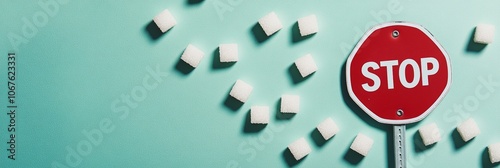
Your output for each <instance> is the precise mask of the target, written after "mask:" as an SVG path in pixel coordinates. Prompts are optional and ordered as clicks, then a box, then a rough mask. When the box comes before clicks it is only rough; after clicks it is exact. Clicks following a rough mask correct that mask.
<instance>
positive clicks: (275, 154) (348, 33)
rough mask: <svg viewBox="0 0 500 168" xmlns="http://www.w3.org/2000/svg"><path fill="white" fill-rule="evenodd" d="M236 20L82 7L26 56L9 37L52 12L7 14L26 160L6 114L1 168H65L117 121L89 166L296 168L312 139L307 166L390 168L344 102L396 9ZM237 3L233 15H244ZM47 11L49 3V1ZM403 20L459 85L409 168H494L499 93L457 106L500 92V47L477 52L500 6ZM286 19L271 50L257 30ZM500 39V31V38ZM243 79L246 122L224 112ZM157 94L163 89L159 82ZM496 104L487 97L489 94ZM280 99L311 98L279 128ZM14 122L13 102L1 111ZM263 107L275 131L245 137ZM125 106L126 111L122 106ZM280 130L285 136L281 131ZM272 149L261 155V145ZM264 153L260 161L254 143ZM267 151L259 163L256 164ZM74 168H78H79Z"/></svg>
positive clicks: (62, 14)
mask: <svg viewBox="0 0 500 168" xmlns="http://www.w3.org/2000/svg"><path fill="white" fill-rule="evenodd" d="M233 1H234V3H233V6H231V10H230V11H227V12H225V13H224V14H223V18H222V19H221V18H219V16H218V15H217V12H216V10H215V8H214V4H215V3H217V2H220V3H223V4H226V5H231V4H229V2H227V1H226V0H218V1H217V0H205V1H203V2H201V3H195V4H190V3H188V2H189V1H186V0H178V1H165V0H164V1H159V0H147V1H144V2H143V1H117V0H114V1H97V0H92V1H70V2H69V3H67V4H64V5H60V8H59V11H58V13H57V14H56V15H55V16H54V17H49V20H48V23H47V24H46V25H45V26H44V27H41V28H38V30H39V31H38V33H37V34H36V35H35V36H34V37H33V38H29V39H27V40H28V41H29V42H28V43H27V44H21V45H20V46H19V48H18V49H17V50H16V49H15V47H13V46H12V45H11V43H10V42H9V39H8V34H9V33H15V34H22V30H21V27H22V26H23V24H24V23H23V21H22V18H23V17H26V18H28V20H32V17H33V15H35V14H36V13H37V12H39V11H43V10H42V8H41V7H40V6H39V5H38V4H37V3H38V1H23V2H18V1H8V0H2V1H0V11H2V14H1V15H0V22H1V26H0V35H1V38H0V53H1V54H2V55H4V56H6V55H7V53H8V52H12V51H15V52H16V53H17V68H18V72H17V75H18V76H17V77H18V78H17V81H16V82H17V96H18V98H17V102H18V103H17V104H18V106H19V108H18V114H17V132H16V136H17V155H16V157H17V160H16V161H11V160H9V159H7V156H6V155H7V151H5V149H6V148H7V145H6V143H5V142H6V141H8V138H7V137H8V135H7V131H6V129H7V124H6V122H8V118H7V117H8V116H7V115H5V113H4V112H2V114H1V115H0V135H1V136H0V137H1V138H0V140H1V141H2V142H3V143H0V144H3V145H0V149H1V150H0V151H2V152H0V165H1V166H0V167H51V166H52V164H53V163H55V162H58V163H61V164H64V165H66V166H67V164H66V161H65V157H66V155H67V154H68V152H67V150H66V148H67V147H69V148H72V149H75V148H76V146H77V144H78V143H79V142H82V141H85V140H87V138H86V137H85V136H84V135H83V134H82V131H84V130H92V129H97V128H99V122H100V121H101V120H103V119H110V120H111V121H112V124H113V126H114V130H113V131H112V132H111V133H109V134H104V136H103V141H102V142H101V143H100V144H99V145H97V146H95V145H93V146H92V147H93V148H92V151H91V153H90V154H89V155H87V156H83V157H82V162H81V163H80V164H79V165H78V167H226V166H230V165H233V164H237V166H240V167H286V166H288V164H287V161H286V159H285V157H284V155H287V153H286V152H287V151H286V147H287V145H288V144H290V143H291V142H293V141H294V140H296V139H298V138H300V137H305V138H306V140H307V141H308V142H309V144H310V145H311V147H312V152H311V153H310V154H309V156H307V157H306V158H305V159H303V160H302V161H300V162H298V163H296V165H297V166H299V167H351V166H359V167H388V166H390V165H392V162H391V160H390V159H388V157H392V155H390V152H389V153H388V150H389V149H391V148H390V146H392V144H391V143H387V140H388V138H389V139H391V138H392V137H390V136H388V135H387V132H388V131H391V127H390V126H384V125H380V124H377V123H375V122H374V121H373V120H372V119H371V118H368V116H367V115H365V114H363V113H362V112H360V111H359V109H356V108H349V106H348V105H347V104H348V102H349V100H347V101H346V100H344V98H343V94H342V89H341V88H342V87H341V83H343V82H344V81H341V76H340V74H341V72H342V71H341V70H342V65H343V63H344V62H345V60H346V58H347V56H348V53H344V52H343V51H342V47H343V46H344V47H347V49H349V50H350V49H351V48H352V47H353V46H354V44H355V41H357V40H358V39H359V37H360V36H361V34H359V33H358V31H356V29H358V30H361V32H364V30H365V27H367V26H368V27H369V26H371V25H373V24H375V23H376V22H380V21H386V19H385V18H382V20H380V19H379V20H377V17H375V16H374V15H373V14H372V13H376V12H379V11H382V10H384V11H387V9H388V7H387V4H388V2H389V1H345V2H333V1H326V0H322V1H284V0H280V1H262V0H261V1H250V0H241V2H240V1H237V0H233ZM233 1H230V2H233ZM41 2H45V1H44V0H41ZM398 2H400V4H401V8H402V9H401V11H400V12H396V13H393V14H391V18H390V20H404V21H411V22H415V23H419V24H421V25H423V26H425V27H426V28H427V29H428V30H429V31H431V32H432V33H433V34H434V35H435V37H436V39H437V40H438V41H439V42H440V43H441V44H442V45H443V46H444V48H445V49H446V50H447V51H448V54H449V56H450V59H451V62H452V66H453V67H452V70H453V71H452V76H453V83H452V86H451V89H450V91H449V93H448V95H447V96H446V97H445V98H444V100H443V101H442V102H441V104H440V105H439V106H438V107H437V108H436V109H435V110H434V112H433V113H432V114H430V115H429V116H428V117H427V118H426V119H425V120H423V121H421V122H419V123H417V124H413V125H410V126H409V128H408V130H407V134H406V135H407V154H408V164H409V167H482V166H484V167H488V166H491V165H490V164H489V163H488V162H487V159H488V158H487V156H488V155H485V147H486V146H487V145H489V144H491V143H494V142H500V134H499V132H498V128H499V126H500V122H498V120H499V119H500V113H499V112H498V109H499V108H500V104H499V103H498V102H499V101H500V96H499V94H498V92H499V89H500V88H499V87H495V88H494V89H495V90H493V91H492V92H491V93H490V96H489V97H488V98H487V99H483V100H479V101H478V106H477V108H476V109H472V110H470V111H467V110H465V113H463V114H460V113H456V112H454V111H453V108H454V106H458V105H464V102H470V101H469V100H471V98H473V97H474V96H475V92H476V91H475V90H476V88H477V87H478V86H482V84H481V82H480V78H484V79H488V77H489V76H490V77H491V78H492V79H493V81H496V82H500V74H499V73H498V63H499V62H500V57H499V56H500V43H498V40H499V38H500V37H498V35H496V38H497V39H496V42H494V43H492V44H490V45H488V46H486V47H485V48H484V49H483V50H482V51H480V52H469V51H467V50H466V48H467V44H468V43H469V40H470V37H471V33H472V31H473V28H474V26H475V25H476V24H478V23H489V24H493V25H496V26H497V27H498V26H500V19H499V18H500V13H499V12H498V6H499V5H500V2H498V1H494V0H488V1H486V0H482V1H450V0H448V1H430V0H426V1H411V0H399V1H398ZM165 8H168V9H169V10H170V11H171V13H172V14H173V15H174V16H175V18H176V19H177V21H178V24H177V25H176V26H175V27H174V28H173V29H171V30H170V31H169V32H168V33H166V34H164V35H163V36H161V37H160V38H158V39H152V38H151V37H150V36H149V34H148V32H147V31H146V26H147V25H148V24H149V23H150V21H151V19H152V18H153V17H154V16H155V15H156V14H158V13H159V12H160V11H161V10H163V9H165ZM271 11H275V12H276V13H277V15H278V16H279V18H280V19H281V22H282V23H283V26H284V27H283V29H282V30H281V31H279V32H278V33H277V34H275V35H273V36H272V37H271V38H269V39H267V40H266V41H264V42H262V43H259V42H257V41H256V39H255V36H254V34H253V33H252V31H251V29H252V27H253V26H254V25H255V24H256V22H257V20H258V19H259V18H260V17H262V16H264V15H265V14H267V13H269V12H271ZM309 14H316V16H317V17H318V22H319V23H318V24H319V29H320V31H319V33H317V34H316V35H314V36H312V37H310V38H308V39H304V40H302V41H300V42H293V40H292V37H293V36H292V30H293V27H292V26H293V24H294V23H295V22H296V20H297V19H298V18H300V17H303V16H306V15H309ZM496 33H497V34H499V33H498V29H497V32H496ZM189 43H192V44H194V45H195V46H197V47H198V48H200V49H201V50H203V51H204V52H205V53H206V55H205V57H204V58H203V60H202V61H201V63H200V65H199V66H198V67H197V68H196V69H194V70H193V71H192V72H191V73H189V74H187V75H186V74H183V73H180V72H179V71H178V70H176V68H175V66H176V64H177V62H178V60H179V57H180V55H181V53H182V51H183V49H184V48H185V47H186V46H187V45H188V44H189ZM220 43H238V44H239V54H240V61H239V62H237V63H236V64H234V65H232V66H230V67H225V68H214V67H213V65H212V64H213V61H214V54H213V53H214V51H215V49H216V48H217V46H218V45H219V44H220ZM307 53H311V54H313V57H314V59H315V61H316V63H317V65H318V67H319V70H318V71H317V72H316V73H315V74H314V75H313V76H311V77H310V78H307V79H306V80H304V81H302V82H300V83H298V84H294V83H293V81H292V78H291V75H290V73H289V70H288V69H289V67H290V66H291V65H292V64H293V61H294V60H295V59H297V58H298V57H300V56H303V55H305V54H307ZM2 58H3V59H0V67H3V68H0V74H1V83H0V88H3V89H1V91H0V95H2V97H7V96H6V95H7V93H6V87H5V84H6V69H7V68H6V67H5V66H6V60H7V59H6V57H2ZM157 66H159V67H160V69H161V71H163V72H167V73H168V74H169V76H168V77H166V78H163V82H162V83H160V84H159V85H158V86H157V88H156V89H154V90H152V91H149V92H148V93H147V97H146V99H145V100H144V101H142V102H139V103H138V104H139V105H138V107H137V108H130V114H129V115H128V116H127V117H126V118H124V119H123V120H122V119H120V114H119V113H114V112H113V111H112V109H111V107H112V103H113V102H114V101H115V100H119V99H120V96H121V95H122V94H130V93H131V91H132V90H133V89H134V87H137V86H142V81H143V78H144V77H145V76H147V75H149V73H148V71H147V70H146V69H147V67H151V68H152V69H155V68H156V67H157ZM237 79H242V80H244V81H246V82H248V83H250V84H251V85H252V86H253V87H254V90H253V93H252V95H251V96H250V99H249V100H248V101H247V102H246V103H245V104H244V105H243V106H242V107H241V108H239V109H238V110H236V111H232V110H231V109H229V108H227V107H226V106H225V105H224V101H225V99H226V97H227V94H228V93H229V90H230V89H231V86H232V85H233V83H234V82H235V81H236V80H237ZM152 81H154V80H152ZM483 91H486V90H483ZM282 94H298V95H300V96H301V107H300V108H301V112H300V113H299V114H297V115H295V116H294V117H292V118H291V119H286V120H279V119H276V117H274V116H275V114H276V113H277V102H278V101H279V97H280V96H281V95H282ZM0 100H1V101H0V103H1V109H3V110H4V111H6V110H7V109H6V108H5V106H6V105H7V102H6V98H1V99H0ZM252 105H269V106H270V107H271V116H272V117H271V121H270V124H269V125H268V126H267V127H265V128H264V129H263V130H261V131H259V132H256V133H247V132H244V131H243V130H244V129H243V128H244V126H245V121H246V117H247V113H248V110H249V108H250V106H252ZM120 106H124V104H123V103H121V104H120ZM326 117H332V118H333V119H334V121H336V122H337V124H338V125H339V127H340V129H341V131H340V132H339V133H338V135H336V136H335V137H333V139H331V140H329V141H328V142H326V143H325V144H324V145H322V146H318V145H316V143H315V142H314V140H313V138H312V137H311V132H313V130H314V129H315V126H316V125H317V124H319V123H320V122H321V121H322V120H324V119H325V118H326ZM468 117H473V118H474V119H475V120H476V121H477V122H478V125H479V127H480V128H481V131H482V132H481V135H479V136H478V137H476V138H475V139H474V140H472V141H470V142H468V143H467V144H465V145H464V146H462V147H458V148H456V147H455V145H454V144H455V140H456V139H455V140H454V138H453V136H452V132H453V130H454V129H455V127H456V125H457V122H459V121H461V120H463V119H466V118H468ZM432 122H435V123H437V125H438V126H439V127H440V129H441V135H442V140H441V141H440V142H438V143H437V144H436V145H434V146H433V147H430V148H427V149H424V150H418V149H417V148H418V147H415V146H416V145H415V144H418V143H420V142H419V139H418V137H417V138H415V137H416V136H415V133H416V131H417V130H418V128H419V127H420V126H422V125H424V124H428V123H432ZM273 128H282V129H274V130H273ZM360 132H361V133H363V134H365V135H368V136H370V137H371V138H373V139H374V141H375V143H374V145H373V148H372V150H371V151H370V153H369V155H368V156H366V157H365V158H363V159H362V160H361V161H359V162H358V163H354V164H352V163H350V162H348V161H347V160H349V159H344V157H345V156H346V155H348V156H350V155H349V154H348V153H349V152H348V151H349V145H350V143H351V142H352V140H353V139H354V137H355V136H356V134H357V133H360ZM259 138H260V139H263V140H264V141H266V142H267V143H261V140H260V139H259ZM252 141H257V142H259V143H260V144H261V146H259V147H258V148H256V147H253V146H251V145H250V144H249V143H253V142H252ZM241 150H244V151H248V150H255V151H256V154H255V157H252V155H251V154H248V153H245V152H244V151H241ZM68 167H70V166H68Z"/></svg>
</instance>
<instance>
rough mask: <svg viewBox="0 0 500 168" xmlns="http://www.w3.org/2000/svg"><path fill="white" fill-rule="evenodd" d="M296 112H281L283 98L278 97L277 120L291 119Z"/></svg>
mask: <svg viewBox="0 0 500 168" xmlns="http://www.w3.org/2000/svg"><path fill="white" fill-rule="evenodd" d="M295 114H296V113H282V112H281V98H279V99H278V102H277V103H276V116H275V117H276V119H277V120H290V119H292V118H293V117H294V116H295Z"/></svg>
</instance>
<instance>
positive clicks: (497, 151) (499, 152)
mask: <svg viewBox="0 0 500 168" xmlns="http://www.w3.org/2000/svg"><path fill="white" fill-rule="evenodd" d="M488 153H489V154H490V161H491V163H497V162H500V142H499V143H494V144H491V145H490V146H488Z"/></svg>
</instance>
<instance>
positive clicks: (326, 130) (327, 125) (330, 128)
mask: <svg viewBox="0 0 500 168" xmlns="http://www.w3.org/2000/svg"><path fill="white" fill-rule="evenodd" d="M316 129H318V131H319V133H320V134H321V136H323V138H324V139H325V140H328V139H330V138H331V137H333V135H335V134H337V132H339V127H337V124H335V122H333V120H332V118H327V119H325V120H324V121H323V122H321V123H320V124H319V125H318V126H317V127H316Z"/></svg>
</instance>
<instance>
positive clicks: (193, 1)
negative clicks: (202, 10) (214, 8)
mask: <svg viewBox="0 0 500 168" xmlns="http://www.w3.org/2000/svg"><path fill="white" fill-rule="evenodd" d="M203 1H204V0H187V1H186V4H187V5H190V6H197V5H201V3H202V2H203Z"/></svg>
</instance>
